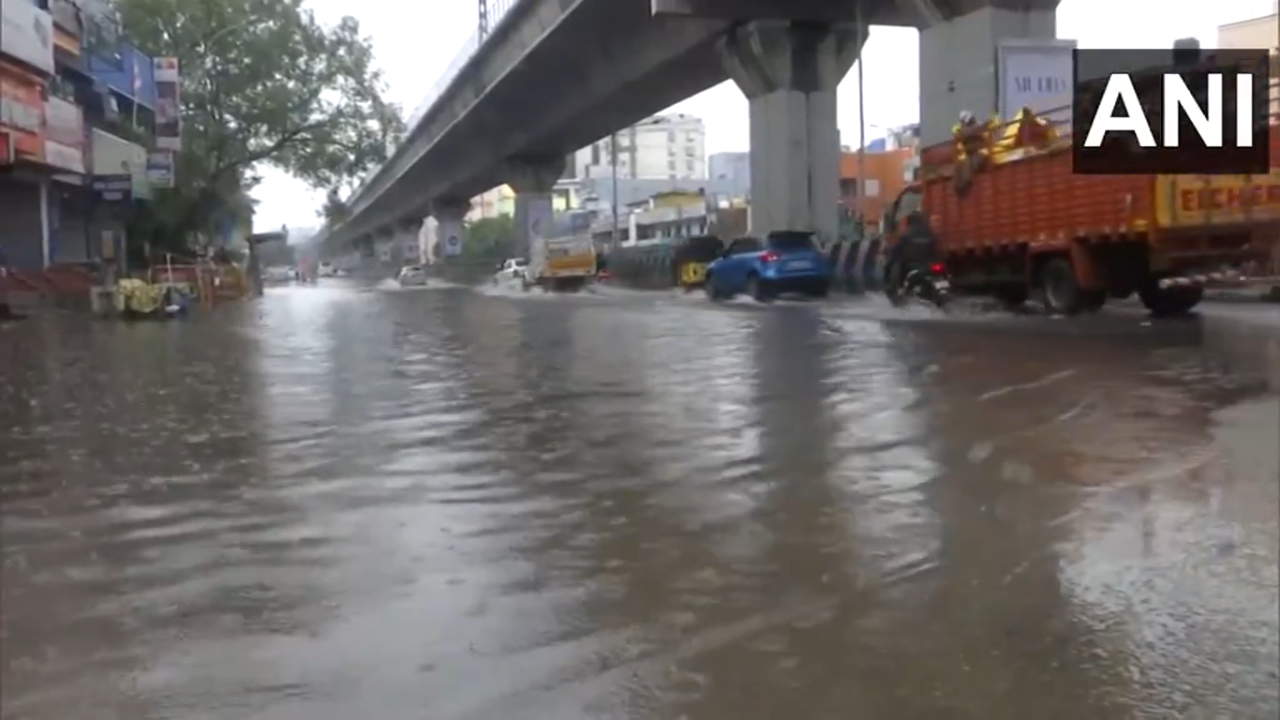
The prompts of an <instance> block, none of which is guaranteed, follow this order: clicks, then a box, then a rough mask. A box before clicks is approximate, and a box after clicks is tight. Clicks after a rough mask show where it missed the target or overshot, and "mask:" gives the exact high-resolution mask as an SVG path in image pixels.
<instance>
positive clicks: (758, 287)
mask: <svg viewBox="0 0 1280 720" xmlns="http://www.w3.org/2000/svg"><path fill="white" fill-rule="evenodd" d="M747 295H749V296H750V297H751V299H752V300H755V301H756V302H761V303H766V302H769V301H771V300H773V293H771V292H770V291H769V287H768V286H767V285H765V283H764V281H763V280H761V279H760V276H759V275H750V276H748V277H747Z"/></svg>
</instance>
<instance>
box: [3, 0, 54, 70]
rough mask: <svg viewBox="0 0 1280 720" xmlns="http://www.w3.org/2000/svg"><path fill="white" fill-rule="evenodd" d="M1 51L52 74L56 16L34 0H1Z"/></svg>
mask: <svg viewBox="0 0 1280 720" xmlns="http://www.w3.org/2000/svg"><path fill="white" fill-rule="evenodd" d="M0 52H3V53H4V54H5V55H8V56H9V57H11V58H13V59H15V60H20V61H22V62H24V63H26V64H28V65H30V66H31V67H33V68H35V69H37V70H40V71H41V72H45V73H48V74H49V75H52V74H53V72H54V65H53V17H52V16H50V15H49V13H47V12H45V11H44V10H41V9H40V8H38V7H36V6H35V3H31V2H23V0H5V2H0Z"/></svg>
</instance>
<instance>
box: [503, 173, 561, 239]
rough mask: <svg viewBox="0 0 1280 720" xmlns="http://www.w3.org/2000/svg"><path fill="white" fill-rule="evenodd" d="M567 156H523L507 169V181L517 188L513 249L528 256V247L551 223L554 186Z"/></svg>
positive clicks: (513, 188)
mask: <svg viewBox="0 0 1280 720" xmlns="http://www.w3.org/2000/svg"><path fill="white" fill-rule="evenodd" d="M564 168H565V158H564V156H560V157H550V158H537V159H523V160H519V161H515V162H512V163H511V164H510V166H509V169H508V171H507V173H506V174H507V177H508V178H510V179H509V180H508V181H507V184H508V185H510V186H511V189H512V190H515V191H516V216H515V223H514V225H515V233H516V237H515V245H514V247H513V248H512V252H514V253H515V254H516V255H518V256H520V257H529V247H530V246H531V244H532V241H533V239H534V238H535V237H540V236H542V234H543V233H544V232H546V231H549V230H550V227H551V216H552V215H553V214H554V212H555V208H554V206H553V205H552V201H551V190H552V188H554V187H555V184H556V181H557V180H559V179H560V177H561V176H562V175H564Z"/></svg>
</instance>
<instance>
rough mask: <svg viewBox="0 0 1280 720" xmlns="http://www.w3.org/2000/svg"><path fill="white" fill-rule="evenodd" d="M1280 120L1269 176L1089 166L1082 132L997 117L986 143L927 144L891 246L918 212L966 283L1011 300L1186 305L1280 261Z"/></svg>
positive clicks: (1073, 309)
mask: <svg viewBox="0 0 1280 720" xmlns="http://www.w3.org/2000/svg"><path fill="white" fill-rule="evenodd" d="M1278 119H1280V118H1277V117H1276V116H1274V115H1273V116H1272V117H1271V119H1270V128H1269V132H1270V137H1271V147H1270V150H1271V173H1270V174H1269V175H1265V176H1263V175H1252V176H1250V175H1077V174H1073V172H1072V158H1071V144H1070V138H1069V131H1065V132H1064V131H1061V130H1060V129H1059V128H1057V127H1055V126H1054V125H1053V123H1050V122H1049V121H1047V120H1046V119H1045V118H1037V117H1035V116H1033V115H1032V114H1030V113H1025V114H1022V115H1020V117H1019V118H1015V120H1014V121H1013V122H1012V123H1010V124H1009V125H1007V126H1002V127H998V128H996V127H991V126H987V128H986V129H984V131H983V133H982V140H983V143H984V145H983V147H981V148H979V147H977V146H976V145H974V144H972V143H969V144H966V141H965V140H962V139H961V138H960V136H959V135H957V138H956V139H955V140H954V141H953V142H948V143H946V144H942V145H938V146H933V147H930V148H926V149H924V150H923V151H922V152H921V154H920V170H919V173H918V179H917V181H916V182H914V183H913V184H911V185H910V186H908V187H907V188H906V189H905V190H904V191H903V192H902V193H901V194H900V195H899V196H898V197H897V199H896V200H895V201H894V203H893V204H892V205H891V206H890V207H889V208H888V209H887V210H886V211H885V216H884V219H883V223H882V230H883V233H884V239H885V245H886V246H888V245H891V244H892V243H893V242H895V241H896V240H897V238H898V237H899V236H900V235H901V233H902V231H903V230H904V227H905V218H906V215H907V213H909V212H911V211H913V210H919V211H921V212H922V213H923V214H924V216H925V218H926V219H927V220H928V223H929V225H930V227H931V229H932V230H933V232H934V233H935V234H936V235H937V237H938V244H939V249H940V250H941V252H942V253H943V256H944V257H943V259H944V261H945V263H946V265H947V269H948V272H949V273H950V274H951V276H952V285H953V287H955V288H956V290H957V292H961V293H966V294H976V295H988V296H994V297H996V298H999V299H1000V300H1002V301H1003V302H1005V303H1006V304H1009V305H1020V304H1022V303H1023V302H1025V301H1026V300H1027V299H1028V298H1029V297H1031V296H1033V295H1035V296H1037V297H1039V298H1042V299H1043V301H1044V303H1045V305H1046V306H1047V307H1048V309H1049V310H1050V311H1052V312H1055V313H1060V314H1067V315H1070V314H1075V313H1080V312H1090V311H1095V310H1097V309H1099V308H1101V307H1102V305H1103V304H1104V303H1105V302H1106V301H1107V299H1108V298H1117V299H1123V298H1127V297H1129V296H1131V295H1134V294H1136V295H1137V296H1138V297H1139V298H1140V299H1141V300H1142V303H1143V304H1144V305H1145V306H1146V307H1147V308H1148V309H1149V310H1150V311H1151V312H1153V313H1155V314H1175V313H1180V312H1185V311H1187V310H1190V309H1191V308H1192V307H1194V306H1195V305H1196V304H1197V303H1199V302H1200V300H1201V299H1202V298H1203V296H1204V291H1205V289H1206V288H1207V287H1214V286H1217V285H1227V286H1229V285H1232V284H1243V283H1248V282H1252V281H1254V280H1255V279H1256V276H1258V275H1262V274H1266V273H1268V272H1270V273H1274V272H1275V270H1276V268H1275V263H1276V261H1277V259H1278V258H1280V252H1278V251H1277V247H1278V246H1280V124H1278V123H1277V120H1278ZM1029 130H1030V132H1029ZM971 137H972V136H970V139H971ZM966 147H969V148H973V152H972V155H966V150H965V149H966ZM980 154H982V162H967V158H968V157H975V158H976V157H978V156H979V155H980Z"/></svg>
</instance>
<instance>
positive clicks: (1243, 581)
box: [0, 286, 1280, 720]
mask: <svg viewBox="0 0 1280 720" xmlns="http://www.w3.org/2000/svg"><path fill="white" fill-rule="evenodd" d="M842 313H846V311H845V310H844V309H842V308H840V307H839V306H834V307H825V306H821V305H816V304H804V305H790V306H789V305H786V304H782V305H779V306H774V307H754V306H750V305H742V306H737V305H733V304H730V305H727V306H721V307H717V306H712V305H707V304H702V303H689V302H685V301H680V302H674V301H670V300H669V299H666V300H664V299H662V298H658V299H653V298H650V297H641V298H629V297H624V296H618V297H578V298H541V297H538V298H525V297H515V298H512V297H483V296H479V295H477V294H474V293H470V292H467V291H465V290H462V289H446V290H431V291H423V292H355V291H353V290H351V289H345V288H342V287H339V286H334V287H325V286H321V287H319V288H297V289H291V290H287V291H280V292H273V293H270V294H269V295H268V297H267V298H265V299H264V301H263V302H262V303H261V304H259V305H256V306H247V307H245V308H240V309H232V310H230V311H228V312H227V313H220V314H219V315H217V316H215V317H210V318H206V319H198V320H195V321H193V322H191V323H184V324H172V325H136V326H117V325H107V324H85V323H82V322H79V321H73V320H71V319H67V318H62V319H54V320H50V321H49V322H44V321H40V322H32V323H29V324H27V325H25V326H23V327H22V328H21V329H20V330H18V331H16V332H18V333H19V334H18V335H16V336H14V337H18V338H20V340H21V342H19V343H17V344H9V345H6V346H4V347H0V362H4V363H5V365H4V371H5V373H6V377H7V378H8V377H16V378H20V381H19V382H14V383H9V384H7V385H6V386H5V387H4V388H2V389H0V393H3V394H0V403H2V404H0V411H3V412H0V438H4V439H3V440H0V453H3V460H4V463H3V464H2V465H0V492H3V499H4V508H3V511H4V518H3V519H4V523H3V527H2V528H0V532H2V533H3V540H4V560H5V565H4V576H3V581H4V582H3V585H2V586H0V601H3V607H4V614H3V624H2V625H0V628H2V629H3V632H4V633H5V635H4V638H3V639H4V643H3V650H0V652H3V661H4V666H3V673H4V676H3V683H4V688H5V693H4V695H3V703H4V705H3V710H4V715H5V717H9V716H11V715H12V716H14V717H29V718H35V719H37V720H39V719H41V718H66V717H122V718H124V717H128V718H137V717H164V718H169V719H177V718H204V717H255V718H266V719H267V720H275V719H278V720H294V719H295V718H302V717H306V718H308V720H317V719H320V720H328V719H329V718H334V719H339V718H340V719H341V720H347V718H350V717H352V716H355V715H358V714H370V713H375V712H376V713H378V714H379V715H381V716H386V717H411V716H418V715H421V714H422V713H423V712H427V713H428V714H430V716H431V717H433V718H451V719H454V718H495V717H530V718H544V717H545V718H577V717H672V718H677V717H690V718H700V719H708V720H716V719H717V718H734V720H741V719H743V718H748V719H749V718H772V717H776V716H777V715H779V714H784V713H785V714H791V715H799V716H802V717H813V718H824V717H832V718H835V717H841V718H844V717H849V716H852V715H858V716H866V717H876V718H904V719H905V718H915V717H982V718H984V720H999V719H1002V718H1009V719H1010V720H1013V719H1015V718H1016V719H1017V720H1022V718H1025V717H1028V716H1032V715H1034V716H1035V717H1050V718H1055V717H1061V718H1064V719H1065V718H1070V719H1071V720H1075V719H1076V718H1080V717H1086V716H1087V717H1098V718H1127V717H1133V716H1136V715H1145V714H1170V715H1186V716H1189V717H1190V716H1197V717H1198V716H1205V717H1208V716H1215V717H1216V716H1231V717H1255V716H1257V717H1261V716H1263V715H1265V714H1267V713H1270V712H1273V711H1274V709H1275V708H1276V707H1277V705H1278V704H1280V700H1278V699H1277V697H1276V690H1275V682H1274V681H1275V676H1274V674H1272V673H1270V672H1269V671H1268V670H1266V668H1274V667H1275V666H1276V663H1277V662H1280V657H1278V656H1277V651H1276V643H1277V640H1276V639H1277V637H1280V627H1277V625H1278V624H1280V623H1278V621H1277V620H1276V618H1277V617H1280V608H1278V607H1277V603H1276V597H1277V594H1276V587H1277V577H1276V572H1275V567H1276V565H1277V560H1278V559H1280V558H1277V551H1276V550H1275V548H1276V547H1277V546H1280V535H1278V534H1277V530H1276V528H1277V523H1276V521H1275V518H1276V515H1275V512H1274V509H1275V508H1276V507H1277V506H1278V504H1280V497H1277V495H1278V494H1280V490H1278V489H1277V485H1276V483H1275V482H1274V478H1275V477H1276V474H1277V473H1278V472H1280V470H1275V469H1273V468H1276V465H1277V463H1280V460H1277V459H1276V458H1275V456H1276V454H1277V452H1276V450H1275V443H1274V442H1273V441H1272V442H1268V437H1270V438H1274V437H1275V436H1276V435H1277V434H1280V428H1277V427H1276V425H1277V423H1280V420H1276V419H1275V418H1277V417H1280V412H1276V410H1277V408H1276V404H1275V403H1276V401H1275V398H1274V396H1271V397H1266V398H1261V397H1260V396H1259V395H1258V393H1259V392H1260V391H1262V390H1264V389H1265V387H1266V381H1267V379H1268V378H1271V380H1270V381H1271V382H1272V383H1274V378H1275V377H1276V374H1277V373H1276V370H1277V366H1276V358H1277V355H1276V347H1277V345H1276V335H1275V334H1270V335H1268V334H1267V333H1262V332H1256V331H1251V332H1245V331H1240V330H1238V329H1236V326H1233V325H1231V324H1230V323H1225V322H1224V323H1221V324H1215V323H1216V321H1212V322H1210V321H1206V322H1205V323H1188V324H1184V325H1181V326H1154V325H1152V326H1141V329H1140V330H1137V331H1130V330H1124V331H1123V332H1122V331H1118V330H1116V331H1113V330H1108V329H1107V327H1108V326H1107V325H1106V324H1105V322H1107V321H1105V320H1101V319H1100V320H1099V323H1101V324H1098V325H1089V324H1088V323H1089V322H1090V321H1087V320H1085V321H1082V323H1084V324H1083V325H1080V326H1077V327H1083V328H1085V330H1083V331H1079V332H1076V331H1063V332H1059V331H1057V330H1054V329H1053V328H1049V327H1037V328H1036V329H1035V332H1030V331H1026V332H1024V331H1022V330H1020V329H1018V327H1017V326H1016V324H1011V323H1003V324H1002V323H986V324H984V323H980V322H969V323H965V322H955V323H952V322H907V323H883V322H879V321H876V320H875V319H862V320H856V321H849V316H848V315H847V313H846V314H844V315H842ZM1135 327H1138V326H1135ZM1089 328H1094V329H1093V330H1090V329H1089ZM1099 328H1101V329H1099ZM7 332H10V333H13V332H15V331H7ZM1055 333H1057V334H1055ZM1047 348H1048V349H1051V350H1052V351H1051V352H1050V351H1047ZM1273 387H1274V385H1273ZM1268 413H1270V414H1268ZM1268 423H1270V424H1268ZM1268 433H1269V435H1268ZM1268 508H1269V509H1270V511H1268ZM1259 668H1261V669H1259Z"/></svg>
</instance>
